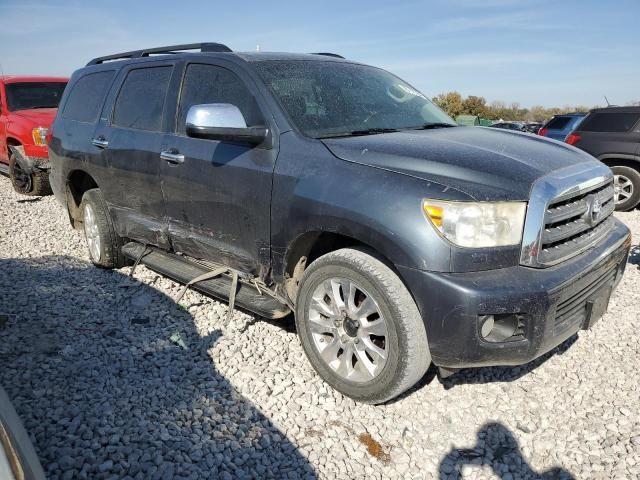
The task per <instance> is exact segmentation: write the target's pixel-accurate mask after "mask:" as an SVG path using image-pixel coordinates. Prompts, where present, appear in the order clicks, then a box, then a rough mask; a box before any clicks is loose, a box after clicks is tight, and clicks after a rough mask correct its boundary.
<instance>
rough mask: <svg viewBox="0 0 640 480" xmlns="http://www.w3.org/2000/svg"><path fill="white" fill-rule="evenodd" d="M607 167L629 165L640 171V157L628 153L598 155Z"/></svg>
mask: <svg viewBox="0 0 640 480" xmlns="http://www.w3.org/2000/svg"><path fill="white" fill-rule="evenodd" d="M598 160H600V161H601V162H602V163H604V164H605V165H606V166H607V167H629V168H633V169H635V170H638V171H640V157H639V156H637V155H626V154H615V153H611V154H605V155H600V156H599V157H598Z"/></svg>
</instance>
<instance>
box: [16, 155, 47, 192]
mask: <svg viewBox="0 0 640 480" xmlns="http://www.w3.org/2000/svg"><path fill="white" fill-rule="evenodd" d="M9 178H10V179H11V184H12V185H13V189H14V190H15V191H16V192H18V193H21V194H22V195H29V196H42V195H51V193H52V191H51V185H49V172H48V171H37V172H35V173H32V174H27V173H25V172H24V171H23V170H22V168H21V167H20V164H19V163H18V162H17V161H16V155H15V154H14V153H13V152H12V153H11V155H10V156H9Z"/></svg>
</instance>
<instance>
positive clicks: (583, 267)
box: [50, 43, 630, 403]
mask: <svg viewBox="0 0 640 480" xmlns="http://www.w3.org/2000/svg"><path fill="white" fill-rule="evenodd" d="M193 50H195V52H194V51H193ZM51 135H52V140H51V142H50V152H51V162H52V172H51V183H52V187H53V190H54V192H55V194H56V196H57V198H58V199H59V200H60V202H62V204H63V205H65V207H66V208H67V210H68V213H69V218H70V220H71V223H72V224H73V225H74V226H75V227H76V228H81V229H83V230H84V232H85V235H86V238H87V244H88V246H89V254H90V257H91V259H92V261H93V262H94V263H95V264H96V265H99V266H102V267H106V268H117V267H122V266H123V265H125V264H126V263H127V262H128V261H133V262H136V263H137V262H141V263H143V264H145V265H147V266H148V267H149V268H152V269H154V270H156V271H158V272H160V273H162V274H165V275H167V276H169V277H171V278H173V279H175V280H177V281H179V282H183V283H185V284H187V287H188V286H191V287H193V288H195V289H197V290H200V291H202V292H204V293H206V294H209V295H212V296H214V297H217V298H222V299H228V300H229V302H230V305H231V308H230V310H229V311H230V312H232V311H233V306H235V305H238V306H240V307H242V308H244V309H246V310H249V311H251V312H254V313H256V314H258V315H261V316H264V317H268V318H280V317H284V316H286V315H289V314H290V313H293V314H294V315H295V319H296V325H297V330H298V334H299V336H300V340H301V342H302V345H303V347H304V350H305V352H306V354H307V356H308V358H309V361H310V362H311V364H312V365H313V367H314V368H315V369H316V371H317V372H318V373H319V374H320V375H321V376H322V378H324V379H325V380H326V381H327V382H328V383H329V384H331V385H332V386H333V387H334V388H336V389H337V390H339V391H340V392H342V393H344V394H345V395H348V396H350V397H352V398H354V399H357V400H359V401H363V402H369V403H379V402H383V401H386V400H388V399H391V398H393V397H395V396H397V395H399V394H400V393H402V392H403V391H405V390H407V389H408V388H409V387H411V386H412V385H414V384H415V383H416V382H417V381H418V380H419V379H420V378H421V377H422V376H423V375H424V373H425V371H426V370H427V368H428V367H429V365H430V364H431V363H433V364H435V365H436V366H437V367H439V368H440V372H441V373H442V374H443V375H448V374H451V373H453V372H455V371H456V370H458V369H460V368H462V367H472V366H483V365H516V364H521V363H524V362H528V361H530V360H532V359H533V358H536V357H537V356H539V355H541V354H543V353H544V352H547V351H549V350H550V349H552V348H553V347H554V346H556V345H558V344H559V343H561V342H563V341H564V340H566V339H567V338H569V337H571V336H572V335H574V334H575V333H576V332H577V331H578V330H580V329H582V328H589V327H590V326H591V325H592V324H593V323H594V322H595V321H596V320H598V319H599V318H600V317H601V316H602V315H603V313H604V312H605V311H606V308H607V304H608V301H609V297H610V295H611V292H612V289H613V288H614V287H615V286H616V284H617V283H618V282H619V280H620V278H621V275H622V273H623V271H624V268H625V264H626V257H627V254H628V251H629V246H630V237H629V231H628V229H627V228H626V227H625V226H624V225H623V224H622V223H620V222H619V221H617V220H616V219H615V218H614V217H613V216H612V215H611V214H612V212H613V209H614V202H613V175H612V173H611V170H609V168H608V167H606V166H605V165H603V164H602V163H600V162H598V161H596V160H595V159H593V158H592V157H591V156H589V155H587V154H585V153H583V152H581V151H580V150H578V149H576V148H573V147H571V146H568V145H566V144H561V143H558V142H554V141H549V140H547V139H545V138H543V137H537V136H532V135H529V134H523V133H517V132H509V131H503V130H497V129H492V128H466V127H458V126H456V124H455V122H454V121H453V120H451V119H450V118H449V117H448V116H447V115H445V114H444V113H443V112H442V111H441V110H439V109H438V108H437V107H436V106H434V105H433V104H432V103H431V102H430V101H429V99H428V98H427V97H425V96H424V95H423V94H422V93H420V92H419V91H417V90H416V89H415V88H413V87H412V86H410V85H408V84H407V83H406V82H404V81H402V80H400V79H399V78H398V77H396V76H394V75H392V74H390V73H388V72H385V71H384V70H380V69H378V68H374V67H370V66H366V65H362V64H358V63H355V62H352V61H348V60H345V59H343V58H341V57H339V56H337V55H334V54H280V53H278V54H276V53H235V52H232V51H231V50H229V49H228V48H227V47H225V46H224V45H220V44H211V43H207V44H197V45H182V46H173V47H164V48H157V49H150V50H140V51H134V52H127V53H124V54H117V55H111V56H108V57H100V58H97V59H95V60H93V61H91V62H90V63H89V64H88V65H87V66H86V67H84V68H82V69H80V70H78V71H76V72H75V73H74V75H73V77H72V79H71V81H70V83H69V87H68V88H67V90H66V91H65V95H64V98H63V100H62V104H61V108H60V110H59V112H58V116H57V118H56V120H55V122H54V124H53V128H52V134H51ZM185 288H186V287H185Z"/></svg>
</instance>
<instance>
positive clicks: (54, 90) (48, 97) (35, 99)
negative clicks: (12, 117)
mask: <svg viewBox="0 0 640 480" xmlns="http://www.w3.org/2000/svg"><path fill="white" fill-rule="evenodd" d="M66 86H67V83H66V82H21V83H8V84H7V86H6V94H7V107H9V110H10V111H15V110H30V109H33V108H58V104H59V103H60V99H61V98H62V92H64V87H66Z"/></svg>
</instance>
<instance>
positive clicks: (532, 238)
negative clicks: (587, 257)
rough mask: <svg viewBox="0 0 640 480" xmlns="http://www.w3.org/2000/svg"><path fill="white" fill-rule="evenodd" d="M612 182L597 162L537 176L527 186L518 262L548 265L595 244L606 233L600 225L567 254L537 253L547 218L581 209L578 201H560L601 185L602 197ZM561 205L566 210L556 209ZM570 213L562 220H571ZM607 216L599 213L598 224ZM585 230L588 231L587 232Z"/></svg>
mask: <svg viewBox="0 0 640 480" xmlns="http://www.w3.org/2000/svg"><path fill="white" fill-rule="evenodd" d="M612 181H613V173H612V172H611V170H610V169H609V167H607V166H606V165H604V164H602V163H599V162H589V163H580V164H577V165H572V166H569V167H566V168H563V169H561V170H557V171H555V172H553V173H551V174H549V175H546V176H544V177H541V178H540V179H538V180H537V181H536V182H535V183H534V184H533V187H532V188H531V195H530V199H529V204H528V206H527V217H526V220H525V225H524V232H523V237H522V251H521V254H520V264H521V265H525V266H528V267H535V268H545V267H549V266H552V265H555V264H558V263H560V262H563V261H565V260H568V259H569V258H571V257H574V256H576V255H578V254H580V253H582V252H583V251H585V250H586V249H588V248H590V247H592V246H593V245H594V244H596V243H597V242H598V241H599V240H600V239H601V238H602V237H603V236H604V235H605V234H606V232H607V231H608V230H609V229H608V228H607V229H606V231H604V230H605V229H604V228H600V229H599V231H600V234H598V235H593V236H592V237H593V238H588V239H586V241H587V243H585V244H580V245H579V246H576V248H573V249H571V251H570V252H569V253H568V254H567V255H564V256H562V257H560V258H547V259H545V258H544V257H545V255H544V254H543V255H540V253H541V252H542V248H543V246H544V233H545V232H544V231H545V225H546V224H547V223H548V222H549V220H550V219H551V220H554V221H555V222H561V221H562V220H557V218H561V217H562V215H569V213H570V211H571V212H575V211H578V210H579V209H580V208H581V206H580V205H579V203H580V202H576V205H573V203H574V202H567V203H565V204H564V205H563V204H562V202H564V201H565V200H570V199H572V198H574V197H578V196H580V195H581V194H584V193H587V192H590V191H593V190H597V189H598V188H599V187H603V186H604V187H605V188H604V189H602V192H605V193H602V194H601V195H602V196H604V195H606V194H607V188H606V185H607V184H608V183H610V182H612ZM554 205H559V206H560V209H558V210H555V209H554V208H553V206H554ZM564 206H567V209H566V212H565V211H560V210H563V209H562V207H564ZM550 207H551V210H550V211H548V209H549V208H550ZM583 213H584V211H583ZM573 216H575V215H572V216H568V217H565V218H564V220H567V219H571V218H572V217H573ZM609 216H610V213H609V214H607V215H605V214H603V216H602V221H601V223H603V224H604V223H605V220H606V219H607V218H609ZM608 223H610V222H608ZM603 226H604V225H603ZM587 233H589V232H588V231H587ZM578 234H579V232H578Z"/></svg>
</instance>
